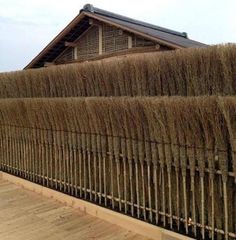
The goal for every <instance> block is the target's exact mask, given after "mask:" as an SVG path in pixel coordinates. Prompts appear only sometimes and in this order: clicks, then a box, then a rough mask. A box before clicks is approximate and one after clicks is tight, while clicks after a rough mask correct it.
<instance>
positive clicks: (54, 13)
mask: <svg viewBox="0 0 236 240" xmlns="http://www.w3.org/2000/svg"><path fill="white" fill-rule="evenodd" d="M86 3H88V1H87V0H85V1H84V0H66V1H65V0H38V1H37V0H36V1H34V0H0V72H3V71H12V70H18V69H22V68H23V67H24V66H25V65H27V64H28V63H29V62H30V60H31V59H33V58H34V57H35V56H36V55H37V54H38V53H39V52H40V51H41V50H42V49H43V47H45V46H46V45H47V44H48V43H49V42H50V41H51V40H52V39H53V38H54V37H55V36H56V35H57V34H58V33H59V32H60V31H61V30H62V29H63V28H64V27H65V26H66V25H67V24H68V23H69V22H70V21H71V20H72V19H73V18H74V17H75V16H76V15H77V14H78V13H79V10H80V9H81V8H82V7H83V5H84V4H86ZM90 3H91V4H93V5H94V6H95V7H98V8H102V9H105V10H108V11H112V12H115V13H119V14H122V15H125V16H129V17H132V18H136V19H139V20H142V21H146V22H149V23H152V24H156V25H159V26H162V27H167V28H170V29H173V30H177V31H181V32H187V33H188V36H189V38H191V39H194V40H197V41H200V42H203V43H207V44H218V43H227V42H236V0H145V1H140V2H139V1H137V0H136V1H127V0H126V1H124V0H118V1H112V0H93V1H91V2H90Z"/></svg>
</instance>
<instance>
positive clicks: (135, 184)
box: [0, 97, 236, 239]
mask: <svg viewBox="0 0 236 240" xmlns="http://www.w3.org/2000/svg"><path fill="white" fill-rule="evenodd" d="M235 116H236V98H235V97H203V98H198V97H196V98H181V97H173V98H166V97H162V98H158V97H151V98H148V97H146V98H145V97H144V98H67V99H59V98H58V99H57V98H55V99H12V100H9V99H6V100H1V101H0V147H1V151H0V154H1V155H0V169H1V170H2V171H6V172H9V173H11V174H14V175H17V176H20V177H23V178H26V179H29V180H30V181H33V182H35V183H38V184H41V185H44V186H47V187H50V188H53V189H56V190H59V191H62V192H65V193H67V194H70V195H73V196H76V197H79V198H83V199H85V200H88V201H91V202H94V203H96V204H99V205H102V206H106V207H109V208H112V209H114V210H116V211H119V212H122V213H125V214H128V215H131V216H133V217H136V218H138V219H143V220H145V221H148V222H150V223H153V224H156V225H159V226H163V227H166V228H168V229H171V230H173V231H177V232H180V233H184V234H187V235H190V236H193V237H196V238H197V239H200V238H205V239H235V238H236V219H235V215H236V203H235V197H236V189H235V179H236V161H235V151H236V145H235V139H236V125H235Z"/></svg>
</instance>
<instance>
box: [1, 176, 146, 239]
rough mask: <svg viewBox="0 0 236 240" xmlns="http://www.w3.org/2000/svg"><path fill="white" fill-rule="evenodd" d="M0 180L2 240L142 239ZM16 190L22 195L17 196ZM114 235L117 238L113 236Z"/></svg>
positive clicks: (19, 186) (139, 236)
mask: <svg viewBox="0 0 236 240" xmlns="http://www.w3.org/2000/svg"><path fill="white" fill-rule="evenodd" d="M21 186H22V185H18V186H17V185H15V184H12V183H9V182H7V181H6V180H0V189H2V188H4V189H5V193H4V195H3V194H0V239H17V240H25V239H30V240H34V239H35V240H41V239H49V240H62V239H63V240H64V239H65V240H66V239H67V240H77V239H82V240H85V239H103V240H105V239H117V240H118V239H124V240H128V239H129V240H130V239H136V236H137V239H140V240H147V238H146V237H143V236H141V235H136V234H135V233H133V232H130V231H128V230H126V229H122V228H120V227H118V226H116V225H114V224H111V223H109V222H107V221H104V220H101V219H99V218H96V217H94V216H91V215H89V214H86V213H85V212H82V211H75V209H74V208H71V207H69V206H65V205H63V204H61V203H59V202H57V201H55V200H53V199H48V198H44V197H42V196H41V195H38V194H36V193H34V192H31V191H27V190H25V189H23V188H22V187H21ZM16 187H17V188H18V190H19V192H17V194H16ZM114 233H115V236H114Z"/></svg>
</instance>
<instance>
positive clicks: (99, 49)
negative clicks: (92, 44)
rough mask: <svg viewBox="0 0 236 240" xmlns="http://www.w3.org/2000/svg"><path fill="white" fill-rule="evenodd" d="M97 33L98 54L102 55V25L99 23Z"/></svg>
mask: <svg viewBox="0 0 236 240" xmlns="http://www.w3.org/2000/svg"><path fill="white" fill-rule="evenodd" d="M98 34H99V36H98V38H99V41H98V44H99V46H98V54H99V55H102V26H101V25H99V26H98Z"/></svg>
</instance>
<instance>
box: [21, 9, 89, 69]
mask: <svg viewBox="0 0 236 240" xmlns="http://www.w3.org/2000/svg"><path fill="white" fill-rule="evenodd" d="M84 16H85V12H81V13H80V14H79V15H77V16H76V17H75V18H74V19H73V20H72V21H71V22H70V23H69V24H68V25H67V26H66V27H65V28H64V29H63V30H62V31H61V32H60V33H59V34H58V35H57V36H56V37H55V38H54V39H53V40H52V41H51V42H50V43H49V44H48V45H47V46H46V47H45V48H44V49H43V50H42V51H41V52H40V53H39V54H38V55H37V56H36V57H35V58H34V59H33V60H32V61H31V62H30V63H29V64H28V65H27V66H25V67H24V70H26V69H29V68H32V67H33V65H34V64H36V63H37V61H39V60H40V58H41V57H42V56H43V55H44V54H45V53H46V52H47V51H48V50H49V49H50V48H51V47H53V45H54V44H55V43H57V42H58V41H60V39H61V38H63V37H64V36H65V35H66V34H67V33H68V32H69V31H70V30H71V29H72V28H73V27H74V26H75V25H76V24H78V23H79V22H80V20H82V19H83V18H84Z"/></svg>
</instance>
